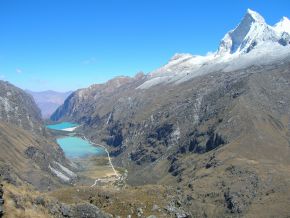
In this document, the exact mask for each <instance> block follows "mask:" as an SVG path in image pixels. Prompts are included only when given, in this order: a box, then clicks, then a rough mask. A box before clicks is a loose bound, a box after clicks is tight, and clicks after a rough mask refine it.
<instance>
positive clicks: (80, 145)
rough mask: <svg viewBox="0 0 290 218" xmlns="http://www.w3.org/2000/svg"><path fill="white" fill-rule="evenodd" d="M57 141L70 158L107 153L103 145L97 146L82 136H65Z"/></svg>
mask: <svg viewBox="0 0 290 218" xmlns="http://www.w3.org/2000/svg"><path fill="white" fill-rule="evenodd" d="M57 143H58V144H59V145H60V147H61V148H62V150H63V151H64V153H65V155H66V157H68V158H81V157H87V156H93V155H106V152H105V150H104V149H103V148H102V147H95V146H93V145H92V144H90V143H89V142H88V141H86V140H84V139H82V138H80V137H73V136H71V137H64V138H59V139H57Z"/></svg>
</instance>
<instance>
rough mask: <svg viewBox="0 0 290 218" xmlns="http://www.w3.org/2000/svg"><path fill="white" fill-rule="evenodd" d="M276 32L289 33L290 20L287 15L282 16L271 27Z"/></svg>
mask: <svg viewBox="0 0 290 218" xmlns="http://www.w3.org/2000/svg"><path fill="white" fill-rule="evenodd" d="M273 28H274V29H275V31H276V32H278V33H280V34H282V33H283V32H286V33H288V34H290V20H289V18H287V17H283V18H282V19H281V20H280V21H279V22H278V23H276V24H275V25H274V27H273Z"/></svg>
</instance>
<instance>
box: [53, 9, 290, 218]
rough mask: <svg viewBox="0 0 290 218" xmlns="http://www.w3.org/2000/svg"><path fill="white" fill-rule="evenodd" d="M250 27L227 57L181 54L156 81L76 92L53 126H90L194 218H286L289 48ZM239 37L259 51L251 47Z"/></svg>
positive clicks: (141, 79)
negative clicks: (172, 190)
mask: <svg viewBox="0 0 290 218" xmlns="http://www.w3.org/2000/svg"><path fill="white" fill-rule="evenodd" d="M250 18H251V19H250ZM244 19H247V20H249V21H250V22H246V21H242V23H241V25H242V24H245V23H246V24H247V25H248V27H249V28H244V27H243V26H241V25H239V29H238V30H239V31H236V32H235V33H234V32H231V33H232V34H230V36H231V40H232V41H233V42H235V43H234V44H233V42H228V43H229V44H227V45H226V46H225V47H226V49H225V52H222V53H223V55H224V56H221V54H220V52H219V53H216V54H215V55H214V56H212V57H197V56H192V55H188V54H186V55H185V54H182V55H176V56H175V57H174V58H172V59H171V60H170V62H169V63H168V64H167V65H165V66H164V67H161V68H160V69H158V70H156V71H154V72H153V73H151V74H149V75H146V76H145V75H137V76H136V77H134V78H128V77H126V78H123V77H121V78H115V79H113V80H111V81H109V82H107V83H106V84H102V85H93V86H91V87H89V88H87V89H82V90H78V91H76V92H74V93H73V94H72V95H70V97H69V98H68V99H67V100H66V101H65V102H64V104H63V105H62V106H61V107H60V108H58V109H57V111H56V112H55V113H54V114H53V115H52V116H51V119H52V120H55V121H60V120H68V121H75V122H78V123H81V124H83V126H82V127H81V128H83V129H82V131H83V132H85V133H86V134H87V135H88V136H90V138H91V139H93V140H94V141H97V142H99V143H103V144H106V145H107V146H108V148H109V149H110V151H111V154H112V155H114V156H115V157H116V158H115V163H116V164H118V165H120V166H124V167H126V168H127V169H128V170H129V174H128V182H129V183H130V184H138V185H142V184H147V183H159V184H174V185H177V186H178V187H180V189H181V190H182V191H180V192H181V194H180V199H181V200H180V205H183V206H184V207H185V208H186V209H187V210H188V211H190V213H191V215H192V216H193V217H224V216H226V215H228V216H230V215H233V216H236V215H237V216H238V215H239V214H243V215H248V216H254V215H255V214H261V216H263V215H264V216H275V215H277V214H279V215H281V217H286V215H287V214H289V212H290V211H289V208H288V207H287V205H288V204H289V203H290V201H289V198H288V196H289V193H290V182H289V179H288V178H289V176H290V161H289V160H290V159H289V156H290V147H289V141H290V130H289V125H290V124H289V123H290V122H289V119H290V109H289V108H290V105H289V102H290V91H289V90H290V71H289V69H290V47H289V44H286V45H281V44H279V37H280V35H279V34H278V33H277V32H275V31H274V30H273V29H272V27H271V28H270V27H268V26H267V25H266V24H265V22H264V20H263V19H262V18H261V17H260V15H257V14H256V13H255V12H252V11H248V13H247V15H246V16H245V18H244ZM262 21H263V22H262ZM258 27H263V28H261V29H262V32H261V34H260V32H259V34H253V35H249V34H248V33H252V30H251V29H253V30H255V31H256V30H257V31H258V30H259V28H258ZM240 29H242V30H243V31H240ZM250 30H251V31H250ZM268 30H269V35H270V36H271V37H268V34H266V32H265V31H268ZM247 31H249V32H247ZM238 32H242V33H243V36H244V37H246V38H245V42H249V40H252V41H253V42H254V41H255V42H256V43H254V44H253V45H252V46H251V44H248V45H249V46H250V47H247V48H245V47H244V45H245V43H243V39H244V38H243V39H241V38H240V37H238V36H237V35H236V34H237V33H238ZM264 34H266V36H267V37H266V36H265V37H264ZM272 35H274V36H275V37H272ZM255 36H257V37H259V38H252V37H255ZM237 38H238V39H239V40H237ZM224 40H225V39H223V41H222V42H223V43H222V44H226V43H225V42H224ZM230 45H231V46H234V49H233V47H230ZM241 45H243V47H237V46H241ZM266 45H267V46H268V47H266V48H270V47H271V46H273V47H275V49H274V50H273V49H269V50H268V49H266V50H265V47H264V46H266ZM269 45H271V46H269ZM227 49H228V50H227ZM276 49H277V50H276ZM232 51H235V52H232ZM237 52H238V53H237ZM224 53H226V54H224ZM231 53H233V54H231ZM237 54H238V55H237Z"/></svg>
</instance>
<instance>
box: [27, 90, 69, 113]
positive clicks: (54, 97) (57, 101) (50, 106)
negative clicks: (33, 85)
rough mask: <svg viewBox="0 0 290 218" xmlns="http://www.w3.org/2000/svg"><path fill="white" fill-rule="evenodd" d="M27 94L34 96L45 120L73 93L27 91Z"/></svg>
mask: <svg viewBox="0 0 290 218" xmlns="http://www.w3.org/2000/svg"><path fill="white" fill-rule="evenodd" d="M25 91H26V92H27V93H29V94H30V95H32V97H33V98H34V100H35V102H36V104H37V106H38V107H39V108H40V110H41V114H42V117H43V118H49V117H50V115H51V114H52V113H53V112H54V111H55V110H56V109H57V108H58V107H59V106H60V105H62V104H63V102H64V100H65V99H66V98H67V97H68V96H69V95H70V94H71V93H72V92H71V91H69V92H56V91H51V90H48V91H42V92H34V91H30V90H25Z"/></svg>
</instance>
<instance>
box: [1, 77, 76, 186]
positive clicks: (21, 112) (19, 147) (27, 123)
mask: <svg viewBox="0 0 290 218" xmlns="http://www.w3.org/2000/svg"><path fill="white" fill-rule="evenodd" d="M0 90H1V91H0V142H1V143H0V148H1V153H0V174H1V175H2V176H3V177H4V179H5V178H6V180H7V181H9V182H12V183H13V184H18V183H22V182H28V183H30V184H32V185H33V186H35V187H37V188H39V189H43V190H48V189H50V188H53V187H59V186H60V185H61V183H64V182H69V181H70V180H72V179H73V178H70V176H68V175H66V174H64V172H63V170H61V166H66V167H70V166H69V163H68V161H67V160H66V159H65V157H64V154H63V152H62V150H61V149H60V148H59V146H58V145H57V144H56V143H54V142H53V141H52V139H51V138H50V136H49V135H48V134H47V132H46V129H45V127H44V123H43V121H42V119H41V115H40V110H39V109H38V107H37V106H36V104H35V102H34V100H33V98H32V97H31V96H30V95H28V94H26V93H25V92H24V91H22V90H21V89H19V88H17V87H15V86H13V85H11V84H10V83H8V82H4V81H0Z"/></svg>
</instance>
